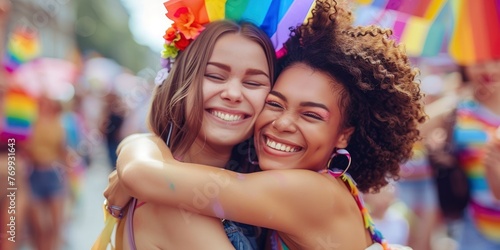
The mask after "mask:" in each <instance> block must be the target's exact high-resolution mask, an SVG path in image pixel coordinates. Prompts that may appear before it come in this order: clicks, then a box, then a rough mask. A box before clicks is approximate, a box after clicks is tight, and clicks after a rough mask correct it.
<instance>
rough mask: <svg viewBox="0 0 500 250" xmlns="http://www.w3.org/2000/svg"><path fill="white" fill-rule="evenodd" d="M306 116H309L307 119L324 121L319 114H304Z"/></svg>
mask: <svg viewBox="0 0 500 250" xmlns="http://www.w3.org/2000/svg"><path fill="white" fill-rule="evenodd" d="M304 115H305V116H307V117H310V118H313V119H316V120H320V121H324V119H323V117H322V116H320V115H318V114H316V113H311V112H307V113H304Z"/></svg>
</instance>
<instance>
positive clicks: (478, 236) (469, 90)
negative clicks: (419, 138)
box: [422, 60, 500, 250]
mask: <svg viewBox="0 0 500 250" xmlns="http://www.w3.org/2000/svg"><path fill="white" fill-rule="evenodd" d="M461 71H462V76H463V81H464V85H463V89H464V91H461V92H462V93H461V94H460V99H459V101H458V102H457V105H456V109H449V108H443V107H442V106H443V105H441V106H437V105H432V106H433V108H435V112H436V114H437V115H436V116H435V117H431V120H430V121H429V122H428V123H427V124H424V125H423V126H422V135H423V137H424V140H425V141H426V143H427V144H430V145H432V144H433V143H435V140H434V138H433V136H432V135H433V134H432V133H433V132H434V131H436V130H438V129H443V128H446V127H447V126H446V123H447V119H450V116H454V117H453V119H454V120H455V122H454V125H453V126H452V127H451V130H452V131H447V132H450V134H451V135H452V143H451V145H452V146H453V148H452V150H451V152H450V153H451V156H452V157H453V158H454V159H456V161H457V162H458V165H459V167H460V168H462V169H463V170H465V174H466V176H467V180H468V184H469V194H470V200H469V203H468V206H467V208H466V210H465V213H464V216H463V228H462V231H461V232H459V233H458V234H457V240H458V245H459V249H482V250H489V249H500V164H499V162H500V159H499V156H500V147H499V146H498V133H497V135H496V136H497V137H495V131H498V129H499V127H500V60H489V61H484V62H479V63H475V64H470V65H464V66H462V70H461ZM453 112H454V113H453ZM495 138H496V139H495ZM444 216H445V217H446V216H447V215H446V214H444Z"/></svg>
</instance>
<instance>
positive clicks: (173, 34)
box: [163, 27, 177, 42]
mask: <svg viewBox="0 0 500 250" xmlns="http://www.w3.org/2000/svg"><path fill="white" fill-rule="evenodd" d="M163 38H164V39H165V40H167V41H169V42H171V41H173V40H174V39H175V38H177V30H176V29H174V27H170V28H168V29H167V30H166V31H165V35H164V36H163Z"/></svg>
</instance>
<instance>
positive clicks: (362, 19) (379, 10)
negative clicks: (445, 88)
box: [355, 0, 453, 57]
mask: <svg viewBox="0 0 500 250" xmlns="http://www.w3.org/2000/svg"><path fill="white" fill-rule="evenodd" d="M357 2H358V4H359V6H358V8H356V11H355V18H356V19H355V24H356V25H371V24H374V25H379V26H381V27H384V28H389V29H392V30H393V36H394V38H395V39H396V40H397V41H398V42H399V43H402V44H404V45H405V47H406V51H407V53H408V55H409V56H411V57H432V56H437V55H438V54H440V53H445V52H446V47H447V44H448V41H449V38H450V37H451V30H452V28H453V19H452V12H451V8H450V4H449V3H448V2H447V1H446V0H434V1H431V0H425V1H419V2H415V1H402V0H398V1H390V0H389V1H387V0H386V1H379V0H373V1H370V0H359V1H357Z"/></svg>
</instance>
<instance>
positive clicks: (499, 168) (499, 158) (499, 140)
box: [484, 127, 500, 200]
mask: <svg viewBox="0 0 500 250" xmlns="http://www.w3.org/2000/svg"><path fill="white" fill-rule="evenodd" d="M491 138H492V139H491V140H490V141H489V142H488V144H487V145H486V154H485V157H484V166H485V168H486V181H487V182H488V185H489V187H490V189H491V192H492V193H493V196H495V198H496V199H498V200H500V181H499V180H500V127H498V129H497V131H496V133H495V134H494V135H491Z"/></svg>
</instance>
